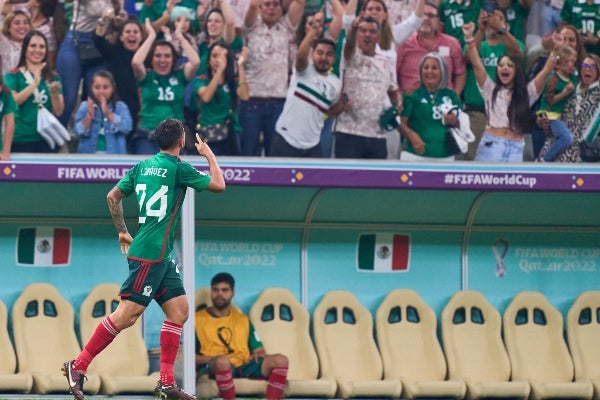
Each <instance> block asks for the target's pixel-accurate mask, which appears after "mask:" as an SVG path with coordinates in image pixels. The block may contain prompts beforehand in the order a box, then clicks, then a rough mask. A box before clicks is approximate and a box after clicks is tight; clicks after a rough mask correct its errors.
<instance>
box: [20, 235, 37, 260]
mask: <svg viewBox="0 0 600 400" xmlns="http://www.w3.org/2000/svg"><path fill="white" fill-rule="evenodd" d="M34 250H35V228H23V229H20V230H19V240H18V248H17V260H18V263H19V264H33V263H34V256H35V251H34Z"/></svg>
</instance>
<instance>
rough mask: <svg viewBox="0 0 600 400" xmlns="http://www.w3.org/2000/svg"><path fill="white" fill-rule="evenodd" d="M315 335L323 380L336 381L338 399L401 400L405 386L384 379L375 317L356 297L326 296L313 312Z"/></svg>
mask: <svg viewBox="0 0 600 400" xmlns="http://www.w3.org/2000/svg"><path fill="white" fill-rule="evenodd" d="M313 331H314V339H315V346H316V349H317V354H318V355H319V361H320V366H321V376H322V377H323V378H325V379H335V381H336V382H337V392H336V397H339V398H343V399H347V398H351V397H367V398H374V397H387V398H397V397H399V396H400V393H401V392H402V384H401V383H400V381H399V380H398V379H382V377H383V365H382V361H381V357H380V355H379V351H378V350H377V346H376V345H375V339H374V338H373V317H372V316H371V313H370V312H369V310H367V309H366V308H365V307H364V306H363V305H362V304H360V303H359V301H358V299H357V298H356V296H354V294H352V293H350V292H347V291H342V290H334V291H330V292H327V293H326V294H325V295H324V296H323V298H322V299H321V301H320V302H319V304H318V305H317V307H316V308H315V310H314V311H313Z"/></svg>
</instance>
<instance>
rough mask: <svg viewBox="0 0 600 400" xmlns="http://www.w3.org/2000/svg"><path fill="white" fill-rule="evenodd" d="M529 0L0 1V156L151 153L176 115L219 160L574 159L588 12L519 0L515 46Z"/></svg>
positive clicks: (594, 42)
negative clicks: (535, 24)
mask: <svg viewBox="0 0 600 400" xmlns="http://www.w3.org/2000/svg"><path fill="white" fill-rule="evenodd" d="M533 1H534V0H402V1H392V0H146V1H141V0H71V1H68V0H64V1H63V0H0V11H1V13H2V16H1V17H0V20H1V22H2V28H1V31H0V65H1V68H2V70H1V74H0V84H1V85H2V86H1V91H0V121H1V124H0V133H1V134H2V140H1V141H0V150H1V151H0V160H9V159H10V157H11V153H19V152H33V153H53V152H57V151H58V152H79V153H104V154H153V153H155V152H157V151H158V147H157V145H156V141H155V139H154V137H153V134H154V129H155V128H156V126H157V125H158V124H159V123H160V121H162V120H163V119H165V118H177V119H179V120H181V121H183V122H184V123H185V125H186V128H187V130H188V131H189V132H188V133H189V135H190V137H191V138H193V137H194V135H195V133H199V134H200V135H201V136H202V137H203V139H205V140H206V141H207V142H208V143H209V144H210V146H211V148H213V149H214V151H215V153H216V154H219V155H234V156H235V155H241V156H255V157H256V156H267V157H313V158H314V157H324V158H332V157H333V158H352V159H360V158H371V159H386V158H387V159H398V160H409V161H445V162H448V161H453V160H474V161H484V162H521V161H539V162H551V161H558V162H578V161H580V157H579V144H580V142H582V141H588V142H593V141H594V140H596V139H597V136H598V135H597V133H598V132H595V130H597V127H598V126H599V123H600V121H596V120H597V119H600V116H599V115H597V114H600V113H597V112H596V111H597V109H598V107H599V105H598V102H597V101H594V99H596V98H597V96H598V94H597V91H598V90H597V87H598V78H599V72H600V71H598V68H599V67H600V64H599V63H598V62H597V61H598V58H597V56H596V54H597V53H598V54H600V44H599V43H600V11H599V9H598V7H597V5H596V4H595V3H594V1H593V0H583V1H581V0H577V1H575V0H564V1H560V0H551V1H542V0H537V1H542V2H543V3H544V4H543V5H542V6H541V7H538V10H539V12H541V13H543V15H542V17H541V20H542V21H543V27H542V28H541V29H542V31H541V32H536V33H539V34H540V35H539V39H540V40H537V41H533V42H532V41H529V40H528V39H529V37H528V32H527V26H528V24H527V19H528V16H529V13H530V10H531V9H532V7H533V6H534V3H533ZM41 107H45V108H46V109H48V111H50V112H51V113H52V114H53V115H55V116H56V117H57V118H58V120H59V121H60V123H61V124H62V125H63V126H65V127H67V129H68V130H69V132H71V136H72V139H71V141H70V142H68V143H66V144H65V145H64V146H63V147H62V148H53V147H52V146H50V145H49V144H48V143H46V141H45V140H44V138H43V136H42V135H40V133H39V132H38V128H37V114H38V110H39V109H40V108H41ZM448 108H450V109H453V110H454V113H453V114H447V113H445V111H443V110H446V109H448ZM457 109H459V110H461V111H460V112H464V113H466V115H468V117H469V118H468V120H469V122H470V126H468V127H466V126H460V125H461V122H460V120H459V119H458V118H457V117H456V115H457V113H456V110H457ZM465 118H466V117H465ZM463 125H464V122H463ZM590 127H593V128H590ZM451 128H456V129H468V130H470V133H471V132H472V134H473V135H474V137H475V140H474V141H473V140H471V143H469V146H468V150H467V151H466V152H464V153H463V152H461V151H458V150H457V149H456V147H455V146H452V144H451V143H450V142H449V139H448V138H449V137H450V136H451V135H449V130H450V129H451ZM530 134H531V135H530ZM526 138H527V139H528V138H531V141H528V140H526ZM191 142H193V140H192V141H191ZM528 143H531V145H528ZM528 146H529V148H530V149H531V150H530V151H527V148H528Z"/></svg>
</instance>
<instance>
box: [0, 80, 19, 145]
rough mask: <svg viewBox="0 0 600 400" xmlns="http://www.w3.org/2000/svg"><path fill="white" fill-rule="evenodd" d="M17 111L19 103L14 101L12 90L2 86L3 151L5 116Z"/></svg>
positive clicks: (0, 112)
mask: <svg viewBox="0 0 600 400" xmlns="http://www.w3.org/2000/svg"><path fill="white" fill-rule="evenodd" d="M16 110H17V103H15V100H14V99H13V96H12V94H11V93H10V89H8V88H7V87H5V86H0V150H3V145H2V143H3V140H2V127H3V126H4V124H3V123H2V121H3V119H4V116H5V115H8V114H14V113H15V111H16Z"/></svg>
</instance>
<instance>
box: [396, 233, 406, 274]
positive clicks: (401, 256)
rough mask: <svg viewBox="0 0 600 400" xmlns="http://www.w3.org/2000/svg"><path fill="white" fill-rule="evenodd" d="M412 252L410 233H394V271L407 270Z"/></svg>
mask: <svg viewBox="0 0 600 400" xmlns="http://www.w3.org/2000/svg"><path fill="white" fill-rule="evenodd" d="M409 253H410V240H409V236H408V235H394V251H393V255H392V271H407V270H408V260H409Z"/></svg>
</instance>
